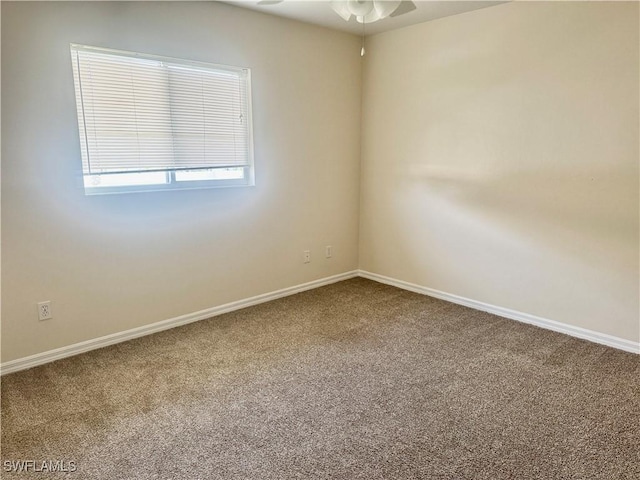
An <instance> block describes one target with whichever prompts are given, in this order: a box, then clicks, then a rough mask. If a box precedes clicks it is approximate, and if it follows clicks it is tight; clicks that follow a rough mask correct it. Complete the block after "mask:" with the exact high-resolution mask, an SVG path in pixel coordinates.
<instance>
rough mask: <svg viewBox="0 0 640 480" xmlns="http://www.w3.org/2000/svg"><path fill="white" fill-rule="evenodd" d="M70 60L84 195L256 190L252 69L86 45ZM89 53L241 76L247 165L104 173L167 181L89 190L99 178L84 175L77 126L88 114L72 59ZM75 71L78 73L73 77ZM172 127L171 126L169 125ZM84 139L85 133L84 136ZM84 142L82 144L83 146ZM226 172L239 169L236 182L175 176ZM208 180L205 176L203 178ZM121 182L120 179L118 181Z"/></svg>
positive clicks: (80, 129)
mask: <svg viewBox="0 0 640 480" xmlns="http://www.w3.org/2000/svg"><path fill="white" fill-rule="evenodd" d="M70 50H71V56H72V64H73V69H72V71H73V82H74V93H75V96H76V111H77V118H78V137H77V138H78V139H79V141H80V144H81V145H79V146H80V147H81V148H80V153H81V158H82V168H81V169H80V177H81V180H80V184H81V185H82V186H83V188H84V193H85V195H105V194H106V195H109V194H122V193H137V192H153V191H168V190H195V189H210V188H233V187H251V186H255V165H254V145H253V106H252V86H251V69H250V68H248V67H237V66H231V65H223V64H216V63H208V62H200V61H195V60H187V59H181V58H175V57H167V56H160V55H154V54H146V53H140V52H132V51H125V50H116V49H111V48H104V47H93V46H88V45H80V44H75V43H71V44H70ZM79 50H81V51H91V52H97V53H106V54H110V55H114V56H121V57H129V58H140V59H143V60H152V61H159V62H167V63H171V64H174V65H180V66H182V67H186V68H189V67H192V68H193V69H204V70H205V71H215V72H230V71H231V72H242V75H243V76H242V79H243V82H244V83H243V87H244V90H245V92H246V117H247V118H246V119H245V121H244V124H245V125H246V127H245V128H246V136H247V145H246V146H247V165H244V166H217V165H210V166H208V167H204V168H190V169H189V168H187V169H184V168H173V169H162V170H156V171H146V172H134V171H132V172H122V173H103V174H102V175H105V176H106V175H108V176H113V177H117V176H118V175H128V174H130V173H139V174H141V175H145V174H151V173H158V172H162V173H164V174H165V179H166V181H165V182H164V183H152V184H127V185H109V186H99V185H95V186H92V185H91V184H90V183H91V178H92V177H100V176H102V175H100V174H91V173H87V172H86V171H85V167H84V165H85V158H84V155H85V154H87V153H86V152H88V150H89V147H88V144H87V143H86V139H83V138H82V137H83V135H82V132H83V127H82V126H81V125H80V123H81V122H84V121H85V116H86V115H87V112H86V111H85V109H84V105H83V102H78V99H79V98H81V96H82V94H81V93H79V91H78V89H79V88H81V86H80V82H79V75H80V74H79V64H78V63H77V62H78V60H77V57H74V55H75V54H76V52H77V51H79ZM76 71H78V73H77V74H76ZM171 98H172V97H171V96H170V95H169V96H167V97H166V99H167V101H168V102H171ZM172 125H174V123H173V121H172ZM85 136H86V132H85ZM83 142H84V144H83ZM229 169H234V170H235V169H237V170H240V169H242V177H238V178H220V179H211V178H203V179H189V180H186V179H185V180H178V179H176V172H180V171H189V172H197V171H198V170H202V171H203V174H204V173H205V172H206V173H207V174H208V173H209V172H211V171H215V170H229ZM203 176H205V177H206V176H208V175H206V174H205V175H203ZM121 178H122V177H121Z"/></svg>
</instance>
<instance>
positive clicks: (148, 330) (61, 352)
mask: <svg viewBox="0 0 640 480" xmlns="http://www.w3.org/2000/svg"><path fill="white" fill-rule="evenodd" d="M357 276H358V271H357V270H354V271H351V272H345V273H341V274H338V275H333V276H331V277H325V278H321V279H319V280H314V281H312V282H307V283H303V284H300V285H296V286H293V287H288V288H283V289H281V290H276V291H274V292H270V293H265V294H262V295H256V296H255V297H251V298H246V299H244V300H238V301H236V302H231V303H226V304H224V305H220V306H217V307H212V308H207V309H206V310H200V311H199V312H194V313H189V314H186V315H181V316H179V317H175V318H170V319H169V320H163V321H160V322H156V323H152V324H150V325H144V326H142V327H138V328H132V329H131V330H125V331H124V332H118V333H113V334H111V335H105V336H104V337H99V338H94V339H92V340H87V341H85V342H80V343H75V344H73V345H69V346H66V347H61V348H56V349H55V350H49V351H47V352H43V353H37V354H35V355H31V356H28V357H24V358H19V359H17V360H11V361H9V362H5V363H3V364H1V365H0V375H6V374H9V373H13V372H18V371H20V370H26V369H27V368H31V367H36V366H38V365H43V364H45V363H49V362H53V361H55V360H59V359H61V358H66V357H71V356H73V355H78V354H79V353H84V352H88V351H90V350H95V349H97V348H102V347H107V346H109V345H113V344H115V343H120V342H126V341H127V340H133V339H134V338H138V337H142V336H145V335H151V334H152V333H157V332H161V331H163V330H168V329H170V328H174V327H178V326H180V325H186V324H187V323H192V322H197V321H198V320H205V319H207V318H211V317H215V316H216V315H221V314H223V313H227V312H232V311H234V310H239V309H241V308H246V307H250V306H252V305H258V304H260V303H264V302H269V301H271V300H275V299H277V298H282V297H286V296H289V295H293V294H296V293H300V292H304V291H305V290H312V289H314V288H318V287H322V286H324V285H329V284H331V283H336V282H340V281H342V280H347V279H349V278H354V277H357Z"/></svg>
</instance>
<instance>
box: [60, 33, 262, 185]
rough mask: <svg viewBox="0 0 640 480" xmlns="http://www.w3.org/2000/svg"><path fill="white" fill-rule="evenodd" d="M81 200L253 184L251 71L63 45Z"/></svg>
mask: <svg viewBox="0 0 640 480" xmlns="http://www.w3.org/2000/svg"><path fill="white" fill-rule="evenodd" d="M71 58H72V64H73V78H74V83H75V91H76V104H77V109H78V127H79V131H80V151H81V155H82V175H83V178H84V189H85V193H86V194H97V193H98V194H99V193H119V192H131V191H145V190H164V189H184V188H209V187H227V186H242V185H244V186H246V185H253V178H254V175H253V140H252V131H251V73H250V70H249V69H247V68H238V67H229V66H222V65H212V64H207V63H201V62H192V61H187V60H179V59H175V58H165V57H158V56H155V55H144V54H139V53H133V52H123V51H117V50H109V49H104V48H97V47H87V46H81V45H75V44H72V45H71Z"/></svg>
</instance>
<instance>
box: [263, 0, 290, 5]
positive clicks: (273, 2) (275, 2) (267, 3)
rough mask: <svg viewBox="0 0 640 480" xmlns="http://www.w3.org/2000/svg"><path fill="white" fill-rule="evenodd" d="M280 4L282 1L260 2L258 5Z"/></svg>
mask: <svg viewBox="0 0 640 480" xmlns="http://www.w3.org/2000/svg"><path fill="white" fill-rule="evenodd" d="M282 2H284V0H260V1H259V2H258V5H276V4H278V3H282Z"/></svg>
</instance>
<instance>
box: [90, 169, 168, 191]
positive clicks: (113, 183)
mask: <svg viewBox="0 0 640 480" xmlns="http://www.w3.org/2000/svg"><path fill="white" fill-rule="evenodd" d="M165 183H168V182H167V174H166V172H144V173H118V174H112V175H85V176H84V186H85V188H92V187H126V186H131V185H162V184H165Z"/></svg>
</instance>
